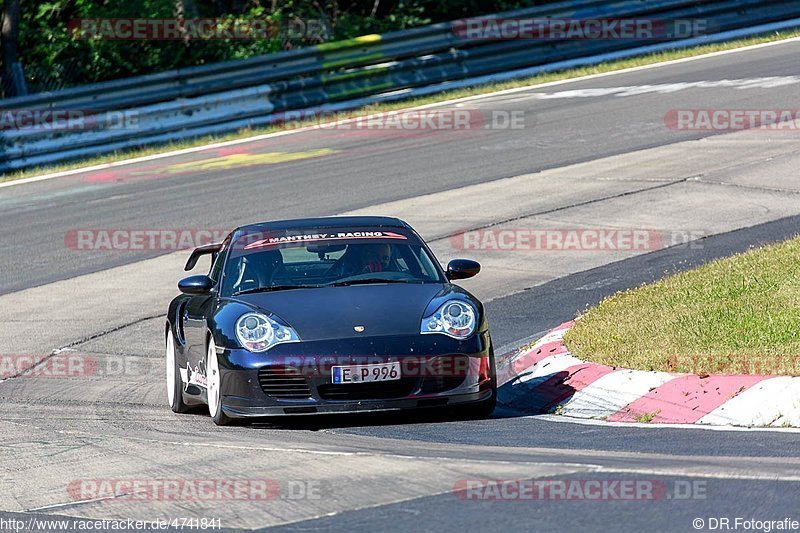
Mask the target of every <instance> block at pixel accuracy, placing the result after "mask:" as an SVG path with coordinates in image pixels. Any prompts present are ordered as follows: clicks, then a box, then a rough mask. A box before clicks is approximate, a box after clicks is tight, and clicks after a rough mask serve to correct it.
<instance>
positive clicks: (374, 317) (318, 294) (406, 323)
mask: <svg viewBox="0 0 800 533" xmlns="http://www.w3.org/2000/svg"><path fill="white" fill-rule="evenodd" d="M446 291H447V285H445V284H442V283H424V284H416V283H415V284H411V283H409V284H405V283H394V284H391V283H389V284H370V285H352V286H349V287H321V288H315V289H294V290H283V291H275V292H265V293H255V294H246V295H241V296H237V297H236V300H238V301H240V302H242V303H245V304H247V305H249V306H251V307H257V308H259V309H261V310H262V311H263V312H266V313H274V314H275V315H277V316H278V317H279V318H281V319H283V320H284V321H285V322H286V323H287V324H288V325H290V326H292V327H293V328H294V329H295V331H297V334H298V335H299V336H300V338H301V339H302V340H304V341H313V340H324V339H341V338H351V337H365V336H370V337H372V336H380V335H415V334H418V333H419V330H420V324H421V322H422V318H423V314H424V313H425V309H426V307H427V306H428V303H430V301H431V300H432V299H433V298H434V297H436V296H438V295H440V294H443V293H444V292H446ZM356 326H363V327H364V330H363V332H357V331H356V330H355V329H354V328H355V327H356Z"/></svg>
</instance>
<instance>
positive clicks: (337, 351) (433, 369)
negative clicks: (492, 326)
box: [217, 332, 494, 418]
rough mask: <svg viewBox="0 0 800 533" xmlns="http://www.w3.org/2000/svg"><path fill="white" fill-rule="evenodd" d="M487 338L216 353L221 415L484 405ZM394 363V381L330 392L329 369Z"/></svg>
mask: <svg viewBox="0 0 800 533" xmlns="http://www.w3.org/2000/svg"><path fill="white" fill-rule="evenodd" d="M490 343H491V341H490V339H489V335H488V332H487V333H484V334H479V335H475V336H473V337H472V338H471V339H468V340H466V341H458V340H456V339H452V338H450V337H446V336H444V335H414V336H392V337H373V338H356V339H342V340H330V341H315V342H299V343H291V344H281V345H278V346H275V347H274V348H272V349H270V350H269V351H268V352H266V353H261V354H255V353H251V352H248V351H246V350H242V349H227V348H226V349H222V350H218V354H217V355H218V357H219V362H220V373H221V396H222V409H223V411H224V412H225V414H226V415H228V416H229V417H232V418H243V417H260V416H282V415H291V416H297V415H311V414H324V413H342V414H344V413H364V412H376V411H399V410H409V409H424V408H431V407H442V406H445V405H448V406H449V405H458V404H467V403H473V402H480V401H484V400H488V399H490V398H491V396H492V394H493V390H492V389H493V385H492V383H493V380H492V377H493V375H494V368H493V361H492V360H491V355H490V354H491V349H490ZM387 362H399V363H400V367H401V379H400V380H395V381H387V382H378V383H355V384H344V385H342V384H333V383H332V378H331V367H332V366H334V365H337V366H339V365H359V364H369V363H372V364H374V363H387Z"/></svg>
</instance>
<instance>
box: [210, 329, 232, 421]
mask: <svg viewBox="0 0 800 533" xmlns="http://www.w3.org/2000/svg"><path fill="white" fill-rule="evenodd" d="M206 385H207V388H206V391H207V393H208V413H209V414H210V415H211V419H212V420H213V421H214V423H215V424H216V425H218V426H228V425H230V424H232V423H233V422H234V419H232V418H230V417H229V416H228V415H226V414H225V413H224V412H223V411H222V393H221V392H220V391H221V389H222V376H221V374H220V373H219V359H218V358H217V347H216V345H214V339H212V338H210V337H209V339H208V352H207V353H206Z"/></svg>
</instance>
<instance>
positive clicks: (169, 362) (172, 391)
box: [166, 328, 191, 413]
mask: <svg viewBox="0 0 800 533" xmlns="http://www.w3.org/2000/svg"><path fill="white" fill-rule="evenodd" d="M166 371H167V402H168V403H169V406H170V408H171V409H172V411H173V412H175V413H188V412H189V410H190V409H191V407H190V406H189V405H187V404H186V403H185V402H184V401H183V381H182V380H181V379H180V370H179V369H178V359H177V357H175V336H174V335H173V334H172V328H169V329H168V330H167V342H166Z"/></svg>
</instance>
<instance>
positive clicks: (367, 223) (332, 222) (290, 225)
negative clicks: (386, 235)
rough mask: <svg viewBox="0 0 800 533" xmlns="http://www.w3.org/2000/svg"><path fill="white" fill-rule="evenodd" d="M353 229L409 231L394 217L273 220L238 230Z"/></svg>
mask: <svg viewBox="0 0 800 533" xmlns="http://www.w3.org/2000/svg"><path fill="white" fill-rule="evenodd" d="M353 227H373V228H407V229H411V226H409V225H408V224H407V223H406V222H404V221H403V220H400V219H399V218H394V217H364V216H360V217H353V216H351V217H318V218H296V219H291V220H275V221H271V222H259V223H257V224H248V225H246V226H241V227H239V228H238V230H243V231H251V230H287V229H307V228H353Z"/></svg>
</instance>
